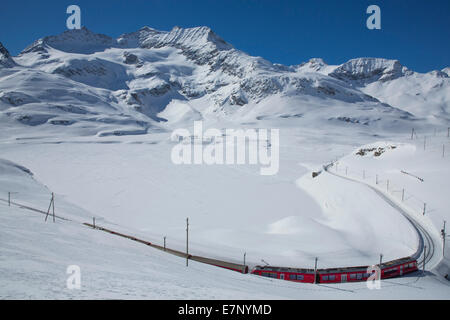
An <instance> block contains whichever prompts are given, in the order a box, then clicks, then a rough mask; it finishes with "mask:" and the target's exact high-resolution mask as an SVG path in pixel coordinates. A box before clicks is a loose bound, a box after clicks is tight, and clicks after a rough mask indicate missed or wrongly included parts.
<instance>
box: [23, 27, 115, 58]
mask: <svg viewBox="0 0 450 320" xmlns="http://www.w3.org/2000/svg"><path fill="white" fill-rule="evenodd" d="M114 46H117V41H116V40H115V39H113V38H111V37H109V36H107V35H104V34H98V33H94V32H92V31H90V30H88V29H87V28H86V27H82V28H81V29H73V30H66V31H64V32H63V33H61V34H59V35H56V36H47V37H44V38H41V39H39V40H37V41H35V42H34V43H33V44H31V45H30V46H28V47H27V48H25V50H23V51H22V52H21V54H24V53H28V52H43V51H47V48H48V47H51V48H54V49H57V50H61V51H64V52H68V53H82V54H91V53H94V52H98V51H103V50H105V49H107V48H110V47H114Z"/></svg>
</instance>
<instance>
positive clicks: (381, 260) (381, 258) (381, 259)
mask: <svg viewBox="0 0 450 320" xmlns="http://www.w3.org/2000/svg"><path fill="white" fill-rule="evenodd" d="M382 262H383V254H382V253H380V269H381V263H382Z"/></svg>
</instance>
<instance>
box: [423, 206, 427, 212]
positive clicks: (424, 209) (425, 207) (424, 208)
mask: <svg viewBox="0 0 450 320" xmlns="http://www.w3.org/2000/svg"><path fill="white" fill-rule="evenodd" d="M426 209H427V204H426V203H424V204H423V215H425V211H426Z"/></svg>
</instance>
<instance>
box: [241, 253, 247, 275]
mask: <svg viewBox="0 0 450 320" xmlns="http://www.w3.org/2000/svg"><path fill="white" fill-rule="evenodd" d="M246 255H247V252H244V270H243V271H242V273H245V256H246Z"/></svg>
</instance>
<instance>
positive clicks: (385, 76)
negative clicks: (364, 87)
mask: <svg viewBox="0 0 450 320" xmlns="http://www.w3.org/2000/svg"><path fill="white" fill-rule="evenodd" d="M411 73H412V72H411V71H409V70H408V69H407V68H406V67H404V66H402V65H401V64H400V62H399V61H397V60H387V59H380V58H358V59H352V60H350V61H348V62H346V63H344V64H343V65H341V66H339V67H337V68H336V69H335V70H334V71H333V72H332V73H330V76H332V77H335V78H337V79H340V80H344V81H358V82H360V83H361V84H366V83H370V82H375V81H382V82H386V81H389V80H394V79H397V78H399V77H402V76H404V75H408V74H411Z"/></svg>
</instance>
